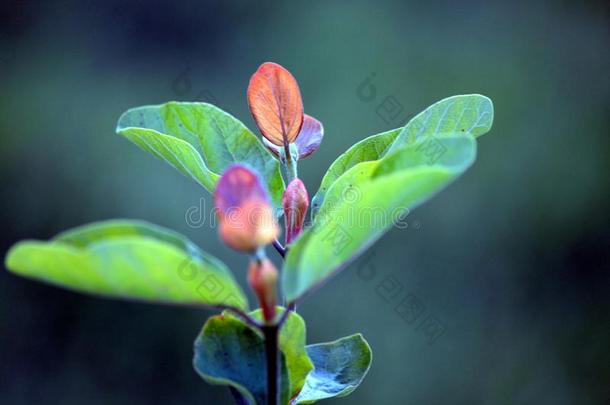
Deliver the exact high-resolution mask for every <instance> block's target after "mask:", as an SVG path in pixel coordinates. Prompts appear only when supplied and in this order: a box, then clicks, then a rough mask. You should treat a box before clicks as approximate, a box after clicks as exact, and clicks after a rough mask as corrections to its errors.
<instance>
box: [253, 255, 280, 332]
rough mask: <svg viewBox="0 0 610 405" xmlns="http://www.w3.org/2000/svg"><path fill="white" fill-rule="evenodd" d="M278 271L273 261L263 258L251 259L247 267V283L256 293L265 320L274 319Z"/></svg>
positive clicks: (268, 321) (270, 320)
mask: <svg viewBox="0 0 610 405" xmlns="http://www.w3.org/2000/svg"><path fill="white" fill-rule="evenodd" d="M277 280H278V271H277V269H276V268H275V266H274V265H273V263H272V262H271V261H270V260H269V259H267V258H265V259H262V260H258V259H257V260H252V261H251V262H250V266H249V268H248V284H250V287H252V290H253V291H254V293H255V294H256V296H257V298H258V301H259V303H260V306H261V308H262V310H263V318H264V319H265V322H267V323H270V322H272V321H273V320H274V319H275V314H276V305H277Z"/></svg>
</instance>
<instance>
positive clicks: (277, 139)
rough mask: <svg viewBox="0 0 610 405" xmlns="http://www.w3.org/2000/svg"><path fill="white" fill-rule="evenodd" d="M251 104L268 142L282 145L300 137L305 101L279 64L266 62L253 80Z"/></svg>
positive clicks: (249, 97) (249, 92)
mask: <svg viewBox="0 0 610 405" xmlns="http://www.w3.org/2000/svg"><path fill="white" fill-rule="evenodd" d="M248 105H249V106H250V112H251V113H252V116H253V117H254V121H255V122H256V125H257V126H258V128H259V129H260V131H261V132H262V134H263V136H264V137H265V138H267V140H269V142H271V143H273V144H275V145H278V146H283V145H285V144H289V143H292V142H294V140H295V139H296V138H297V135H298V134H299V131H300V130H301V126H302V125H303V101H302V100H301V91H300V90H299V85H298V84H297V81H296V80H295V78H294V77H293V76H292V74H290V72H289V71H288V70H286V69H284V68H283V67H282V66H280V65H278V64H277V63H272V62H266V63H263V64H262V65H261V66H260V67H259V68H258V70H257V71H256V72H255V73H254V74H253V75H252V78H250V84H249V85H248Z"/></svg>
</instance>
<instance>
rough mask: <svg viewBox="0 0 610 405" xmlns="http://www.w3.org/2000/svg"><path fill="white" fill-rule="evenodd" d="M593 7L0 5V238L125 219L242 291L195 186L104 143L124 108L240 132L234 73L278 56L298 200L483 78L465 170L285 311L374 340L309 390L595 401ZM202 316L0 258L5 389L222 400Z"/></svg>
mask: <svg viewBox="0 0 610 405" xmlns="http://www.w3.org/2000/svg"><path fill="white" fill-rule="evenodd" d="M608 22H609V18H608V9H607V6H606V5H604V2H601V1H600V2H594V1H584V2H570V1H527V2H526V1H514V2H495V1H461V2H453V1H426V2H417V1H375V2H372V1H370V2H364V1H351V2H347V1H346V2H339V1H325V2H317V1H312V2H262V1H261V2H244V1H239V2H222V1H212V2H205V1H196V2H195V1H190V2H179V1H173V2H153V1H147V2H145V1H132V2H124V1H118V0H109V1H103V2H102V1H98V2H92V1H47V2H29V1H27V2H26V1H17V0H7V1H4V2H2V5H0V89H1V96H0V179H1V182H0V197H1V198H0V201H1V204H2V205H1V207H2V209H1V210H0V224H1V225H2V226H1V230H0V252H2V253H3V254H4V253H5V252H6V250H7V249H8V248H9V246H10V245H11V244H13V243H14V242H15V241H17V240H19V239H22V238H40V239H45V238H48V237H50V236H52V235H54V234H56V233H58V232H59V231H61V230H63V229H65V228H69V227H73V226H76V225H79V224H82V223H85V222H90V221H94V220H101V219H108V218H115V217H128V218H140V219H146V220H149V221H152V222H156V223H158V224H161V225H164V226H167V227H170V228H174V229H176V230H179V231H181V232H183V233H185V234H187V235H188V236H189V237H191V238H192V239H193V240H194V241H195V242H197V243H198V244H199V245H200V246H201V247H202V248H204V249H205V250H207V251H209V252H211V253H212V254H214V255H216V256H217V257H219V258H222V259H223V260H224V261H225V262H226V263H228V264H229V266H230V267H231V268H232V269H233V270H234V272H235V274H236V275H237V277H238V279H239V280H240V282H242V284H243V283H245V269H246V265H247V259H246V258H245V257H243V256H239V255H235V254H233V252H231V251H230V250H229V249H228V248H226V247H224V246H223V245H222V244H221V243H220V242H219V241H218V239H217V235H216V230H214V229H211V227H210V225H211V224H210V223H209V219H207V218H209V215H210V212H211V208H212V206H211V203H212V201H211V198H210V196H209V195H207V194H206V193H205V192H204V191H203V190H202V189H201V188H200V187H198V186H197V185H196V184H194V183H192V182H190V181H189V180H187V179H186V178H184V177H182V176H181V175H180V174H178V173H177V172H176V171H175V170H173V169H172V168H171V167H169V166H168V165H166V164H164V163H162V162H160V161H158V160H155V159H154V158H152V157H151V156H148V155H146V154H145V153H144V152H142V151H141V150H139V149H137V148H136V147H135V146H134V145H132V144H130V143H129V142H128V141H126V140H125V139H122V138H121V137H119V136H117V135H115V134H114V127H115V124H116V120H117V118H118V117H119V115H120V114H121V113H122V112H123V111H124V110H126V109H127V108H130V107H133V106H138V105H143V104H155V103H161V102H165V101H169V100H185V101H194V100H197V101H208V102H213V103H215V104H218V105H219V106H221V107H223V108H225V109H227V110H229V111H230V112H232V113H233V114H234V115H235V116H237V117H238V118H240V119H241V120H243V121H244V122H245V123H247V125H249V126H250V127H251V128H254V125H253V122H252V119H251V118H250V115H249V112H248V109H247V103H246V97H245V91H246V87H247V84H248V80H249V77H250V75H251V74H252V73H253V72H254V70H255V69H256V68H257V67H258V65H259V64H260V63H262V62H264V61H267V60H271V61H275V62H278V63H280V64H282V65H284V66H286V67H287V68H288V69H289V70H291V71H292V73H293V74H294V75H295V76H296V78H297V79H298V81H299V84H300V86H301V91H302V94H303V99H304V104H305V109H306V112H307V113H309V114H310V115H313V116H315V117H316V118H318V119H320V120H321V121H322V122H323V123H324V126H325V129H326V136H325V139H324V142H323V144H322V147H321V148H320V150H319V151H318V152H316V153H315V154H314V155H313V156H311V157H310V158H309V159H307V160H305V161H303V162H302V163H301V165H300V174H301V177H302V178H303V180H304V181H305V182H306V184H307V187H308V188H309V191H310V193H311V194H312V195H313V193H314V192H315V190H316V189H317V187H318V184H319V181H320V179H321V177H322V175H323V174H324V172H325V170H326V168H327V167H328V166H329V165H330V163H331V162H332V161H333V160H334V158H335V157H336V156H338V155H339V154H340V153H342V152H343V151H345V150H346V149H347V148H348V147H349V146H350V145H352V144H353V143H355V142H356V141H358V140H360V139H362V138H364V137H366V136H369V135H372V134H375V133H378V132H382V131H384V130H387V129H391V128H395V127H399V126H401V125H403V124H404V122H405V121H406V120H407V119H408V118H409V117H410V116H412V115H414V114H416V113H418V112H419V111H421V110H423V109H424V108H425V107H426V106H428V105H430V104H432V103H433V102H434V101H436V100H439V99H441V98H444V97H446V96H450V95H453V94H463V93H482V94H485V95H487V96H489V97H491V98H492V99H493V101H494V104H495V111H496V115H495V123H494V127H493V129H492V131H491V133H490V134H488V135H485V136H484V137H482V138H480V139H479V158H478V161H477V163H476V164H475V166H474V167H473V168H471V169H470V170H469V171H468V172H467V173H466V175H465V176H463V177H462V178H461V179H460V180H459V181H458V182H457V183H455V184H453V185H452V186H451V187H449V188H448V189H447V190H446V191H444V192H443V193H442V194H440V195H439V196H437V197H435V198H434V199H433V200H432V201H431V202H429V203H428V204H426V205H424V206H422V207H420V208H418V209H416V210H414V211H413V212H412V213H410V214H409V216H408V217H407V222H408V224H409V226H408V227H407V229H394V230H392V231H391V232H390V233H389V234H388V235H387V236H386V237H384V238H383V239H382V240H381V241H380V242H379V243H378V244H377V245H375V246H374V247H373V249H372V251H371V252H372V253H370V254H368V255H367V256H365V257H363V258H362V259H361V260H359V261H358V262H356V263H355V264H353V265H351V266H350V267H349V268H348V269H347V270H346V271H344V272H343V273H342V274H341V275H339V276H338V277H337V278H335V279H333V280H332V282H330V283H329V284H328V285H327V286H326V287H325V288H324V289H322V290H320V291H319V293H318V294H317V295H315V296H313V297H311V298H310V299H309V300H308V301H306V302H305V303H303V305H302V306H301V307H300V308H299V311H300V313H301V314H302V315H303V316H304V317H305V319H306V320H307V321H308V340H309V341H310V342H312V343H314V342H320V341H326V340H333V339H336V338H338V337H341V336H345V335H349V334H352V333H354V332H362V333H363V334H364V335H365V336H366V337H367V338H368V340H369V342H370V344H371V346H372V348H373V352H374V361H373V366H372V369H371V371H370V374H369V376H368V377H367V379H366V380H365V382H364V383H363V385H362V386H361V387H360V388H359V389H358V390H357V391H356V392H354V393H353V394H352V395H351V396H350V397H348V398H346V399H338V400H331V401H328V402H327V403H328V404H380V405H384V404H547V403H552V404H557V405H561V404H576V403H578V404H602V403H608V402H607V401H608V399H609V398H610V385H609V384H608V382H609V381H610V349H609V345H608V344H609V342H610V316H609V313H610V266H609V263H610V257H609V252H610V229H609V224H610V218H609V217H610V216H609V214H608V208H609V202H610V193H609V191H610V190H609V172H610V171H609V169H610V167H609V166H610V165H609V160H608V153H609V151H610V148H609V147H610V140H609V138H608V135H609V131H608V129H609V114H608V113H609V109H608V105H609V101H610V100H609V99H610V97H609V95H610V83H609V82H610V77H609V75H608V72H609V71H610V57H609V54H608V52H607V47H608V39H609V36H610V34H609V32H610V31H609V24H608ZM367 79H368V80H370V81H369V82H367V83H366V86H367V87H366V89H367V91H369V90H371V89H373V90H374V91H373V92H370V91H369V92H368V93H363V87H362V85H363V83H364V82H365V81H366V80H367ZM371 86H372V87H371ZM388 100H390V101H388ZM387 103H391V105H393V106H395V109H394V110H392V113H389V112H388V109H387V108H388V106H389V105H390V104H387ZM397 111H399V113H398V114H397V115H396V116H394V113H395V112H397ZM191 207H200V208H191ZM189 208H191V209H190V210H189ZM187 212H189V213H190V214H193V215H194V216H192V217H191V220H189V221H187V220H186V219H185V216H186V213H187ZM198 213H202V218H206V219H205V220H203V219H202V220H198V218H197V216H198ZM404 300H407V301H404ZM401 303H402V305H404V304H405V303H407V304H409V305H411V304H416V305H415V306H414V307H413V308H418V310H417V311H415V312H414V313H413V314H412V316H411V317H409V316H407V317H404V312H401V310H400V308H403V307H401ZM397 308H398V309H397ZM211 314H212V312H202V311H197V310H190V309H176V308H164V307H160V306H147V305H143V304H135V303H125V302H112V301H105V300H100V299H96V298H89V297H85V296H80V295H76V294H73V293H69V292H65V291H62V290H58V289H53V288H50V287H47V286H44V285H39V284H35V283H32V282H29V281H27V280H23V279H19V278H17V277H15V276H13V275H11V274H9V273H7V272H6V271H2V272H0V403H2V404H11V405H12V404H37V403H48V404H83V403H87V404H129V405H135V404H161V403H163V404H168V403H169V404H173V403H181V404H211V405H216V404H229V403H231V402H230V401H231V399H230V396H229V393H228V391H227V390H225V389H224V388H219V387H213V386H208V385H207V384H205V383H204V382H203V381H201V380H200V378H199V377H198V376H197V375H196V374H195V372H194V371H193V370H192V367H191V358H192V342H193V340H194V338H195V336H196V334H197V333H198V331H199V329H200V327H201V325H202V324H203V322H204V321H205V319H206V317H208V316H209V315H211ZM401 314H402V315H403V316H401ZM405 318H407V319H405ZM431 324H433V325H434V326H435V328H433V329H430V327H429V326H430V325H431Z"/></svg>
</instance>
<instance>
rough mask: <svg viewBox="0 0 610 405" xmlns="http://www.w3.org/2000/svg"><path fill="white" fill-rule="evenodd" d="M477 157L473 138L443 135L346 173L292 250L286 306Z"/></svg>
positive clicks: (285, 279)
mask: <svg viewBox="0 0 610 405" xmlns="http://www.w3.org/2000/svg"><path fill="white" fill-rule="evenodd" d="M439 148H440V149H439ZM439 150H440V151H441V152H442V153H440V154H439V153H430V151H432V152H438V151H439ZM475 156H476V141H475V140H474V138H473V137H472V136H471V135H469V134H462V133H450V134H441V135H439V136H437V137H433V138H430V139H427V138H424V139H420V140H419V141H417V142H414V143H411V144H408V145H404V146H403V147H402V148H400V149H398V150H396V151H394V152H392V153H389V154H387V155H386V156H385V157H383V158H382V159H379V160H376V161H369V162H363V163H360V164H357V165H355V166H353V167H352V168H351V169H349V170H348V171H347V172H345V173H344V174H343V175H342V176H341V177H340V178H339V179H338V180H337V181H335V182H334V183H333V184H332V186H331V187H330V189H329V190H328V193H327V198H326V200H325V202H324V204H323V205H322V207H320V211H319V213H318V215H317V216H316V219H315V221H314V223H313V225H312V226H311V227H310V228H309V229H308V230H306V231H305V232H304V233H303V234H302V235H301V237H300V238H299V239H297V241H296V242H295V243H294V244H293V245H292V246H291V247H290V250H289V252H288V255H287V257H286V262H285V265H284V271H283V277H282V283H283V289H284V293H285V294H286V298H287V300H288V302H292V301H296V300H297V299H299V298H301V297H302V296H303V295H304V294H306V293H308V292H310V291H311V290H312V289H314V288H316V287H317V286H319V285H320V284H321V283H323V282H324V281H325V280H327V279H328V278H329V277H330V276H332V275H333V274H334V273H335V272H337V271H338V270H340V269H341V268H343V267H344V266H345V265H346V264H347V263H349V262H350V261H351V260H353V259H354V258H356V257H357V256H358V255H359V254H360V253H361V252H363V251H364V250H365V249H366V248H368V247H369V246H370V245H371V244H372V243H374V242H375V241H376V240H377V239H379V238H380V237H381V236H382V235H383V234H384V233H385V232H386V231H387V230H388V229H389V228H390V227H391V226H392V225H393V224H394V223H395V222H396V221H398V220H399V219H400V218H401V216H402V215H404V214H405V213H406V212H408V211H409V210H411V209H413V208H415V207H416V206H417V205H419V204H421V203H422V202H424V201H425V200H427V199H429V198H430V197H432V196H433V195H434V194H435V193H437V192H438V191H440V190H441V189H442V188H444V187H445V186H447V185H448V184H449V183H450V182H451V181H452V180H453V179H455V178H456V177H457V176H458V175H459V174H461V173H462V172H463V171H465V170H466V169H467V168H468V167H469V166H470V165H471V164H472V162H473V161H474V159H475Z"/></svg>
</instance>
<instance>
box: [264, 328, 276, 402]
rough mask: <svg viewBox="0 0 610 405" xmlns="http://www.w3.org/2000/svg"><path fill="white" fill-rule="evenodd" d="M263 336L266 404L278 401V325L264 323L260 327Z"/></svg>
mask: <svg viewBox="0 0 610 405" xmlns="http://www.w3.org/2000/svg"><path fill="white" fill-rule="evenodd" d="M262 331H263V335H264V337H265V358H266V360H267V405H279V403H280V390H279V381H280V367H279V366H280V351H279V339H278V334H279V327H278V325H265V326H263V328H262Z"/></svg>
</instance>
